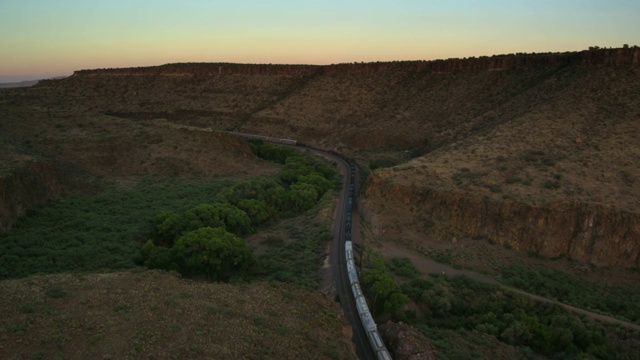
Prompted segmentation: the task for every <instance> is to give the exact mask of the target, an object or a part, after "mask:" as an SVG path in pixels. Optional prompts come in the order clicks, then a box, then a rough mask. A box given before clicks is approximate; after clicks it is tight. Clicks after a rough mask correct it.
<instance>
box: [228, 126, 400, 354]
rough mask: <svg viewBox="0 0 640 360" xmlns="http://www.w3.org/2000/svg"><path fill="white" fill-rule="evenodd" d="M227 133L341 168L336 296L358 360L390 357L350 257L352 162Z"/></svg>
mask: <svg viewBox="0 0 640 360" xmlns="http://www.w3.org/2000/svg"><path fill="white" fill-rule="evenodd" d="M228 133H229V134H231V135H236V136H242V137H245V138H248V139H260V140H263V141H267V142H271V143H276V144H282V145H288V146H297V147H301V148H305V149H308V150H309V151H310V152H312V153H314V154H315V155H318V156H322V157H325V158H329V159H331V160H332V161H334V162H335V163H336V164H338V166H339V167H340V168H341V169H342V170H343V174H344V176H343V184H342V185H343V186H342V191H341V192H340V201H339V202H338V211H337V217H336V221H337V224H339V226H337V227H336V229H337V230H336V232H335V233H334V239H333V242H332V244H331V253H330V258H331V266H332V269H333V277H334V283H335V288H336V291H337V296H338V298H339V300H340V304H341V305H342V309H343V311H344V314H345V317H346V318H347V320H348V321H349V324H351V328H352V329H353V337H352V341H353V343H354V345H355V346H356V352H357V354H358V357H359V358H360V359H383V360H386V359H391V355H390V354H389V351H388V350H387V348H386V347H385V345H384V342H383V341H382V338H381V337H380V334H379V333H378V329H377V326H376V324H375V322H374V320H373V317H372V316H371V312H370V311H369V308H368V306H367V302H366V299H365V297H364V295H363V293H362V287H361V286H360V281H359V277H358V273H357V270H356V267H355V263H354V259H353V243H352V239H351V224H352V223H351V220H352V211H353V206H354V205H355V196H356V188H357V169H356V167H355V165H354V164H353V163H352V162H351V161H350V160H349V159H347V158H345V157H344V156H342V155H340V154H338V153H336V152H332V151H324V150H321V149H315V148H312V147H310V146H308V145H306V144H303V143H300V142H298V141H296V140H292V139H283V138H276V137H269V136H261V135H253V134H245V133H238V132H228Z"/></svg>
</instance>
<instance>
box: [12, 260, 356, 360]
mask: <svg viewBox="0 0 640 360" xmlns="http://www.w3.org/2000/svg"><path fill="white" fill-rule="evenodd" d="M0 307H1V308H2V309H3V315H2V318H1V319H0V358H3V359H18V358H31V359H45V358H47V359H48V358H65V359H89V358H110V359H137V358H192V359H211V358H225V359H232V358H234V359H236V358H252V359H273V358H278V359H300V358H306V359H353V358H355V356H354V354H353V350H352V348H351V343H350V341H349V338H348V337H347V336H345V335H346V334H345V332H346V331H347V328H345V322H344V320H343V319H342V318H341V317H340V316H339V315H338V314H340V307H339V305H338V304H336V303H335V302H333V301H332V300H331V299H328V298H326V297H325V296H324V295H322V294H320V293H318V292H309V291H303V290H301V289H299V288H297V287H293V286H287V285H282V284H281V285H278V286H272V285H268V284H266V283H261V284H252V285H228V284H210V283H204V282H198V281H189V280H184V279H180V278H178V277H175V276H172V275H170V274H167V273H164V272H156V271H141V270H135V271H128V272H122V273H112V274H75V275H65V274H60V275H46V276H34V277H30V278H27V279H21V280H4V281H2V282H0Z"/></svg>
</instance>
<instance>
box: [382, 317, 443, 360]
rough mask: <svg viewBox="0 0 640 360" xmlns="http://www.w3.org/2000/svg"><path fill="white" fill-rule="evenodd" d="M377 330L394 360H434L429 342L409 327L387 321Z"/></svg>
mask: <svg viewBox="0 0 640 360" xmlns="http://www.w3.org/2000/svg"><path fill="white" fill-rule="evenodd" d="M379 329H380V333H381V335H382V339H383V340H384V342H385V343H386V344H387V347H388V350H389V352H390V353H391V355H392V357H393V358H394V359H396V360H435V358H436V357H435V356H434V355H433V352H432V351H431V347H430V343H429V340H428V339H427V338H426V337H425V336H424V335H422V334H421V333H420V332H418V330H416V329H414V328H412V327H411V326H409V325H407V324H404V323H394V322H391V321H388V322H387V323H386V324H383V325H380V327H379Z"/></svg>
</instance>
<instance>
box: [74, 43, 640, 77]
mask: <svg viewBox="0 0 640 360" xmlns="http://www.w3.org/2000/svg"><path fill="white" fill-rule="evenodd" d="M639 63H640V47H637V46H633V47H624V48H617V49H599V48H595V49H590V50H584V51H578V52H565V53H540V54H536V53H532V54H523V53H518V54H508V55H494V56H482V57H470V58H464V59H447V60H432V61H422V60H420V61H387V62H372V63H345V64H332V65H271V64H233V63H179V64H167V65H161V66H150V67H137V68H121V69H95V70H80V71H76V72H74V75H75V76H97V75H120V76H122V75H138V76H139V75H166V76H171V75H174V76H178V75H222V74H239V75H274V76H304V75H313V74H326V75H346V74H371V73H375V72H380V71H391V70H400V71H409V72H432V73H453V72H461V71H481V70H484V71H496V70H506V69H517V68H529V67H534V66H559V65H589V66H610V65H633V64H639Z"/></svg>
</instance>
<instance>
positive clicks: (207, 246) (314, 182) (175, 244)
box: [141, 141, 337, 281]
mask: <svg viewBox="0 0 640 360" xmlns="http://www.w3.org/2000/svg"><path fill="white" fill-rule="evenodd" d="M252 149H253V151H254V153H256V154H257V155H258V156H260V157H262V158H264V159H267V160H272V161H276V162H278V163H281V164H283V166H282V170H281V172H280V174H279V175H278V177H277V178H263V179H255V180H252V181H248V182H243V183H240V184H236V185H233V186H229V187H227V188H225V189H223V190H222V191H220V192H219V193H218V195H217V196H216V199H215V200H214V201H213V202H212V203H203V204H200V205H197V206H195V207H193V208H191V209H189V210H187V211H185V212H183V213H175V212H173V211H164V212H162V213H159V214H157V215H156V216H155V218H154V221H153V229H152V231H151V233H150V234H149V240H148V241H147V242H146V243H145V244H144V246H143V247H142V250H141V255H142V262H143V264H144V265H145V266H147V267H150V268H159V269H166V270H175V271H178V272H180V273H182V274H185V275H197V274H204V275H206V276H207V277H208V278H209V279H211V280H216V281H228V280H229V279H231V278H232V277H246V276H249V275H250V272H251V269H252V266H253V264H254V263H255V258H254V256H253V254H252V251H251V249H250V248H249V246H248V245H247V244H246V243H245V242H244V240H242V239H241V238H240V236H242V235H245V234H250V233H253V232H254V231H255V229H256V228H257V227H259V226H261V225H263V224H266V223H268V222H272V221H274V220H276V219H279V218H282V217H288V216H291V215H294V214H297V213H300V212H302V211H305V210H307V209H309V208H311V207H313V206H314V205H315V204H316V203H317V201H318V200H319V199H320V197H321V196H322V195H323V194H324V193H325V192H326V191H327V190H329V189H330V188H332V186H334V183H335V178H336V175H337V173H336V171H335V169H334V168H333V167H332V166H331V165H329V164H327V163H325V162H322V161H320V160H318V159H315V158H312V157H310V156H306V155H304V154H302V153H301V152H299V151H297V150H294V149H291V148H285V147H282V146H276V145H269V144H264V143H262V142H259V141H256V142H253V143H252Z"/></svg>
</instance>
